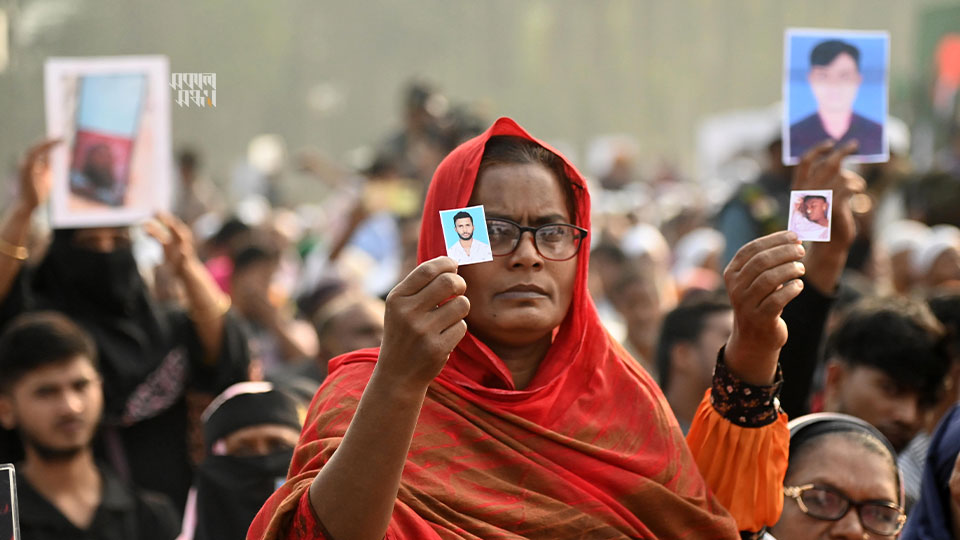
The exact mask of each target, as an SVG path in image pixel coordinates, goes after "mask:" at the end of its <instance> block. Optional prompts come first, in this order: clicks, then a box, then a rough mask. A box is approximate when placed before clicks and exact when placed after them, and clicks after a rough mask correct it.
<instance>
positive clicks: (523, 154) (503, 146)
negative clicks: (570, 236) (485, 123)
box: [477, 135, 579, 225]
mask: <svg viewBox="0 0 960 540" xmlns="http://www.w3.org/2000/svg"><path fill="white" fill-rule="evenodd" d="M529 164H533V165H542V166H544V167H546V169H547V170H548V171H550V172H552V173H553V175H554V176H555V177H556V178H557V180H559V181H560V188H561V189H562V190H563V194H564V196H565V197H566V199H567V201H566V202H567V210H568V211H569V212H570V221H571V222H572V223H573V224H574V225H576V224H577V198H576V197H577V194H576V193H575V191H574V186H575V184H574V183H573V182H571V181H570V177H569V176H567V171H566V168H565V167H564V164H563V160H562V159H560V156H558V155H556V154H554V153H553V152H551V151H549V150H547V149H546V148H544V147H542V146H540V145H539V144H537V143H535V142H533V141H531V140H529V139H525V138H523V137H517V136H515V135H495V136H493V137H490V139H489V140H488V141H487V145H486V147H484V149H483V157H482V158H481V159H480V167H479V168H478V169H477V179H479V178H480V177H481V176H483V173H484V172H485V171H486V170H487V169H489V168H490V167H493V166H495V165H529ZM576 187H579V186H576Z"/></svg>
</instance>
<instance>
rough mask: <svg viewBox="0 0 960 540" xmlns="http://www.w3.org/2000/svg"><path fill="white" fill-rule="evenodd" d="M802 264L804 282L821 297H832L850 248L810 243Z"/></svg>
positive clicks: (831, 244)
mask: <svg viewBox="0 0 960 540" xmlns="http://www.w3.org/2000/svg"><path fill="white" fill-rule="evenodd" d="M812 244H813V245H811V246H810V248H809V249H808V250H807V254H806V257H804V261H803V264H804V266H805V267H806V269H807V272H806V275H805V276H804V280H805V281H806V282H807V284H808V285H811V286H813V287H814V288H815V289H816V290H817V291H819V292H820V293H821V294H823V295H827V296H829V295H832V294H833V293H834V292H835V291H836V289H837V284H838V283H839V282H840V276H841V275H842V274H843V268H844V266H846V264H847V254H848V253H849V251H850V246H840V245H834V244H833V243H832V242H830V243H826V244H822V243H818V242H812Z"/></svg>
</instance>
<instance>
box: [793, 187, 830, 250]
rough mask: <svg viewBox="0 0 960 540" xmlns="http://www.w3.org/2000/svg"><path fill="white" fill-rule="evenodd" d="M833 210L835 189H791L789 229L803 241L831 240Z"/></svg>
mask: <svg viewBox="0 0 960 540" xmlns="http://www.w3.org/2000/svg"><path fill="white" fill-rule="evenodd" d="M832 210H833V190H830V189H820V190H806V191H791V192H790V224H789V227H788V229H789V230H791V231H793V232H795V233H797V236H799V237H800V240H803V241H810V242H829V241H830V224H831V222H830V215H831V211H832Z"/></svg>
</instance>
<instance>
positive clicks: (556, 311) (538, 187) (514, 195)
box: [459, 164, 579, 349]
mask: <svg viewBox="0 0 960 540" xmlns="http://www.w3.org/2000/svg"><path fill="white" fill-rule="evenodd" d="M477 204H482V205H484V209H485V211H486V215H487V217H490V218H505V219H510V220H513V221H515V222H517V223H520V224H521V225H526V226H528V227H536V226H538V225H544V224H547V223H571V219H572V216H571V215H570V210H568V206H567V201H566V196H565V194H564V191H563V188H562V187H561V186H560V180H559V179H558V178H556V176H555V175H554V174H553V173H552V172H551V171H550V170H548V169H547V168H546V167H544V166H543V165H539V164H523V165H513V164H511V165H493V166H491V167H489V168H487V169H486V170H484V171H483V173H482V174H481V175H480V177H479V178H478V179H477V184H476V186H475V187H474V191H473V196H472V197H471V198H470V205H477ZM577 257H579V255H577V256H574V257H573V258H571V259H568V260H566V261H551V260H548V259H545V258H544V257H543V256H541V255H540V253H539V252H538V251H537V249H536V247H535V245H534V241H533V235H532V234H529V233H523V235H522V236H521V238H520V240H519V243H518V244H517V248H516V249H515V250H514V251H513V252H512V253H510V254H509V255H503V256H497V257H494V258H493V261H492V262H488V263H483V264H471V265H465V266H461V267H460V270H459V272H460V275H461V276H462V277H463V279H464V280H465V281H466V282H467V292H466V296H467V298H468V299H469V300H470V314H469V315H467V318H466V321H467V325H468V327H469V328H470V332H471V333H473V334H474V335H476V336H477V337H479V338H480V339H481V340H483V341H484V342H485V343H486V344H487V345H489V346H491V347H493V348H494V349H496V345H497V344H504V345H509V346H518V345H530V344H533V343H535V342H537V341H539V340H543V339H550V336H551V332H552V331H553V329H554V328H556V327H557V326H559V325H560V323H561V322H562V321H563V319H564V317H566V315H567V310H568V309H569V307H570V301H571V299H572V298H573V284H574V280H575V278H576V275H577Z"/></svg>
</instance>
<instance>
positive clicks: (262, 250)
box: [233, 245, 280, 275]
mask: <svg viewBox="0 0 960 540" xmlns="http://www.w3.org/2000/svg"><path fill="white" fill-rule="evenodd" d="M279 260H280V254H279V253H277V252H276V251H275V250H272V249H270V248H267V247H263V246H257V245H250V246H247V247H245V248H243V249H241V250H240V251H238V252H237V254H236V255H234V256H233V275H236V274H237V273H238V272H242V271H244V270H246V269H247V268H249V267H251V266H253V265H255V264H257V263H263V262H267V263H275V262H277V261H279Z"/></svg>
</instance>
